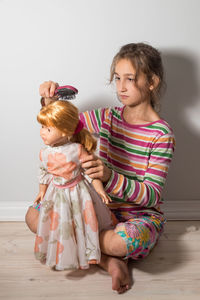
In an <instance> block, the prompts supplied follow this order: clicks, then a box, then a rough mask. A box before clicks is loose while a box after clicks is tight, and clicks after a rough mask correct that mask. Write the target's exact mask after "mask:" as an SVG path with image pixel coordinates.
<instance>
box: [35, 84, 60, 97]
mask: <svg viewBox="0 0 200 300" xmlns="http://www.w3.org/2000/svg"><path fill="white" fill-rule="evenodd" d="M58 86H59V84H58V83H57V82H54V81H51V80H49V81H45V82H43V83H42V84H41V85H40V88H39V93H40V96H42V97H44V98H51V97H53V96H54V93H55V90H56V89H57V87H58Z"/></svg>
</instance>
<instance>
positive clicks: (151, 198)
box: [82, 134, 175, 207]
mask: <svg viewBox="0 0 200 300" xmlns="http://www.w3.org/2000/svg"><path fill="white" fill-rule="evenodd" d="M174 144H175V142H174V136H173V135H171V134H166V135H164V136H162V137H160V138H159V139H157V141H155V143H154V144H153V147H152V151H151V155H150V157H149V163H148V168H147V170H146V172H145V176H144V180H143V181H139V180H138V179H137V178H136V177H135V179H133V178H128V177H127V176H125V175H123V174H119V173H117V172H116V171H115V170H112V169H109V168H108V167H106V166H105V164H104V163H103V162H102V161H101V159H100V158H96V157H95V156H93V158H92V155H88V156H87V157H84V158H83V159H82V167H83V168H86V169H87V170H86V174H87V175H89V176H90V177H91V178H93V179H94V178H98V179H101V180H102V181H103V182H104V189H105V192H106V193H108V194H109V196H110V197H111V198H112V199H113V200H116V201H119V202H131V203H134V204H137V205H139V206H144V207H155V206H157V204H158V203H160V202H161V193H162V190H163V186H164V183H165V180H166V176H167V173H168V169H169V165H170V162H171V159H172V155H173V151H174ZM107 170H109V172H110V173H109V172H108V171H107ZM109 174H110V176H109Z"/></svg>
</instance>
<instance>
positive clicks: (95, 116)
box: [79, 108, 110, 134]
mask: <svg viewBox="0 0 200 300" xmlns="http://www.w3.org/2000/svg"><path fill="white" fill-rule="evenodd" d="M109 112H110V108H99V109H94V110H91V111H86V112H83V113H80V115H79V118H80V120H81V121H82V122H83V124H84V127H85V128H86V129H87V130H88V131H89V132H90V133H97V134H98V133H99V131H100V129H101V124H102V123H103V121H104V120H105V118H106V117H107V116H108V114H109Z"/></svg>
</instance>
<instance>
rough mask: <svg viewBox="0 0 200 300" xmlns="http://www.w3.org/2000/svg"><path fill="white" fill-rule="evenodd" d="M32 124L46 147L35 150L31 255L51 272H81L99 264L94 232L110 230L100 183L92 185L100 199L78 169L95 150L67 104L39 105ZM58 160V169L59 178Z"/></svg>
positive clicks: (90, 138)
mask: <svg viewBox="0 0 200 300" xmlns="http://www.w3.org/2000/svg"><path fill="white" fill-rule="evenodd" d="M37 120H38V122H39V123H40V124H41V125H42V127H41V130H40V135H41V138H42V139H43V141H44V144H45V145H46V146H47V147H46V148H45V149H42V150H41V151H40V169H39V183H40V185H39V194H38V196H37V197H36V200H35V202H37V203H39V202H41V209H40V216H39V222H38V229H37V235H36V241H35V256H36V258H37V259H39V260H40V261H41V262H43V263H46V265H48V266H51V267H54V268H55V269H56V270H64V269H74V268H81V269H87V268H88V267H89V264H93V263H99V262H100V254H101V252H100V247H99V232H100V231H102V230H105V229H110V228H112V217H111V213H110V211H109V209H108V208H107V206H106V205H105V203H103V201H106V202H107V201H109V197H107V195H106V193H105V191H104V190H103V184H102V183H101V182H100V181H99V180H95V181H94V186H95V184H96V186H97V189H98V192H99V194H100V195H101V197H100V195H99V194H98V193H97V192H96V191H95V189H94V186H93V185H92V184H91V182H90V180H89V179H88V177H87V176H84V170H83V169H82V168H81V161H80V160H81V158H82V157H84V155H86V154H88V152H93V151H94V150H95V148H96V140H95V139H94V138H93V137H92V136H91V134H90V133H89V132H88V131H87V130H86V129H84V128H83V124H82V122H81V121H80V120H79V114H78V109H77V108H76V107H75V106H74V105H73V104H71V103H70V102H69V101H60V100H59V101H54V102H52V103H50V104H48V105H47V106H44V107H43V108H42V109H41V111H40V113H39V114H38V116H37ZM58 162H59V166H60V165H61V162H62V166H63V168H60V169H59V174H58V169H57V168H56V166H57V163H58ZM54 168H55V169H56V172H57V173H56V176H55V174H54ZM102 199H103V201H102Z"/></svg>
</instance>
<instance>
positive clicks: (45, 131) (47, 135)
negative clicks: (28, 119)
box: [40, 125, 68, 147]
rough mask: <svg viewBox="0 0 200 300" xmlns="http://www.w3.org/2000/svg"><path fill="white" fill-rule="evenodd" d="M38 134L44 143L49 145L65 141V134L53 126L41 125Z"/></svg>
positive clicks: (61, 143) (57, 144)
mask: <svg viewBox="0 0 200 300" xmlns="http://www.w3.org/2000/svg"><path fill="white" fill-rule="evenodd" d="M40 136H41V138H42V140H43V142H44V143H45V145H49V146H52V147H53V146H59V145H63V144H64V143H65V142H67V140H68V139H67V136H66V134H65V133H63V132H61V131H60V130H58V129H57V128H55V127H46V126H43V125H42V128H41V129H40Z"/></svg>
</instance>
